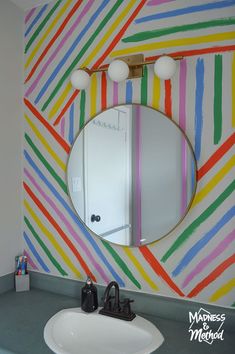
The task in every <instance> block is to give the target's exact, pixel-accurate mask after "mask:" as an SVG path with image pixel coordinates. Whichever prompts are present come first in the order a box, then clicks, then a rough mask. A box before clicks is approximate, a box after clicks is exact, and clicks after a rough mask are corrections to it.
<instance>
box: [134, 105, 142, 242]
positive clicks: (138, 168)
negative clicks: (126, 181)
mask: <svg viewBox="0 0 235 354" xmlns="http://www.w3.org/2000/svg"><path fill="white" fill-rule="evenodd" d="M135 148H136V153H135V176H136V182H135V184H136V190H135V192H136V214H137V225H136V226H137V227H136V246H139V245H141V242H140V240H141V232H142V223H141V106H140V105H137V106H136V131H135Z"/></svg>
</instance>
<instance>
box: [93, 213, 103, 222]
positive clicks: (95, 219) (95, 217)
mask: <svg viewBox="0 0 235 354" xmlns="http://www.w3.org/2000/svg"><path fill="white" fill-rule="evenodd" d="M100 219H101V217H100V216H99V215H95V214H92V215H91V222H95V221H97V222H99V221H100Z"/></svg>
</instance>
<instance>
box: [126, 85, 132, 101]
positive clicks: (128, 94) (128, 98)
mask: <svg viewBox="0 0 235 354" xmlns="http://www.w3.org/2000/svg"><path fill="white" fill-rule="evenodd" d="M132 95H133V87H132V81H130V80H128V81H127V83H126V103H132Z"/></svg>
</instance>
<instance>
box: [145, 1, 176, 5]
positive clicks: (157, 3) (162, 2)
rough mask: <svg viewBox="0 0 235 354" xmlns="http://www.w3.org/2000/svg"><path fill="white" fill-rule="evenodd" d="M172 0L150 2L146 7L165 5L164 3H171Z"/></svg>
mask: <svg viewBox="0 0 235 354" xmlns="http://www.w3.org/2000/svg"><path fill="white" fill-rule="evenodd" d="M171 1H174V0H150V1H149V2H148V3H147V6H154V5H161V4H165V3H166V2H171Z"/></svg>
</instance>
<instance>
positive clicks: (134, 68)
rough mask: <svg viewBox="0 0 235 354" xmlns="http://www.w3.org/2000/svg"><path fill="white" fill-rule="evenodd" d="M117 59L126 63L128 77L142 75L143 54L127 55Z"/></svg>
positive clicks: (134, 77) (133, 77)
mask: <svg viewBox="0 0 235 354" xmlns="http://www.w3.org/2000/svg"><path fill="white" fill-rule="evenodd" d="M117 59H120V60H123V61H124V62H125V63H126V64H128V66H129V70H130V72H129V76H128V79H136V78H139V77H143V64H144V55H143V54H134V55H128V56H125V57H120V58H117Z"/></svg>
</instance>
